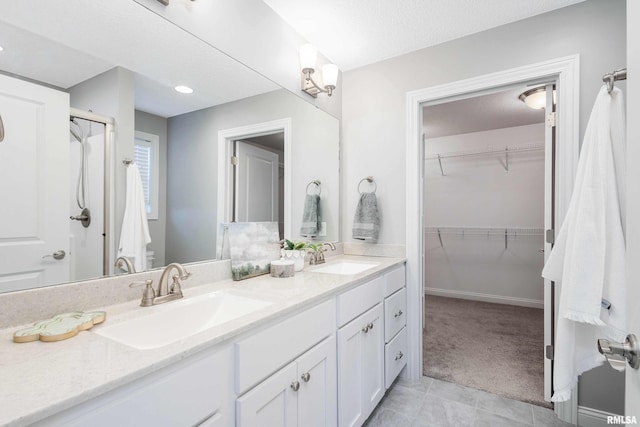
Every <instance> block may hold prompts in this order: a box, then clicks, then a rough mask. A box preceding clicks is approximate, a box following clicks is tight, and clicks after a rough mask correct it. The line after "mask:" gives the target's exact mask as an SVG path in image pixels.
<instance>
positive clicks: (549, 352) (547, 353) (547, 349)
mask: <svg viewBox="0 0 640 427" xmlns="http://www.w3.org/2000/svg"><path fill="white" fill-rule="evenodd" d="M544 357H546V358H547V359H549V360H553V346H552V345H548V346H546V347H545V348H544Z"/></svg>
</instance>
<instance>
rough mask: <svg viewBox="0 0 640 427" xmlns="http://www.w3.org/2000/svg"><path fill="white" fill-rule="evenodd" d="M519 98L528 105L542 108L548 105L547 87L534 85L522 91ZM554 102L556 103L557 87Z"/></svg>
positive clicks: (554, 90)
mask: <svg viewBox="0 0 640 427" xmlns="http://www.w3.org/2000/svg"><path fill="white" fill-rule="evenodd" d="M518 99H520V101H522V102H524V103H525V104H526V105H527V107H529V108H533V109H536V110H541V109H543V108H544V107H545V106H546V105H547V89H546V87H545V86H538V87H534V88H533V89H529V90H526V91H524V92H522V93H521V94H520V95H519V96H518ZM553 103H554V104H555V103H556V89H555V86H554V89H553Z"/></svg>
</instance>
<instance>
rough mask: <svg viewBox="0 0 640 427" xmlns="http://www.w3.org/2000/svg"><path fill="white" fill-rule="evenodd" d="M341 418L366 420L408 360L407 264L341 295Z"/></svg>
mask: <svg viewBox="0 0 640 427" xmlns="http://www.w3.org/2000/svg"><path fill="white" fill-rule="evenodd" d="M337 301H338V318H337V319H338V321H337V323H338V421H339V426H340V427H351V426H356V427H358V426H361V425H362V424H363V423H364V422H365V421H366V419H367V418H368V417H369V415H371V413H372V412H373V410H374V409H375V407H376V405H377V404H378V403H379V402H380V400H381V399H382V397H383V396H384V393H385V391H386V389H387V388H389V386H390V385H391V383H393V381H394V380H395V378H396V377H397V376H398V374H399V373H400V371H401V370H402V368H403V367H404V366H405V365H406V358H405V355H406V353H407V334H406V290H405V267H404V266H401V267H398V268H396V269H394V270H391V271H389V272H388V273H385V274H384V275H382V276H380V277H378V278H376V279H373V280H370V281H368V282H366V283H364V284H362V285H360V286H358V287H356V288H354V289H352V290H350V291H348V292H345V293H343V294H341V295H338V298H337Z"/></svg>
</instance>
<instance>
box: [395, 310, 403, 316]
mask: <svg viewBox="0 0 640 427" xmlns="http://www.w3.org/2000/svg"><path fill="white" fill-rule="evenodd" d="M400 316H402V310H398V312H397V313H396V314H394V315H393V317H400Z"/></svg>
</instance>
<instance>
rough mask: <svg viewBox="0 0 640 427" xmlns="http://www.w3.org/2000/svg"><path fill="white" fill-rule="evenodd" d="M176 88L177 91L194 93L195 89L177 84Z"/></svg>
mask: <svg viewBox="0 0 640 427" xmlns="http://www.w3.org/2000/svg"><path fill="white" fill-rule="evenodd" d="M174 89H175V90H176V92H180V93H193V89H191V88H190V87H189V86H176V87H174Z"/></svg>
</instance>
